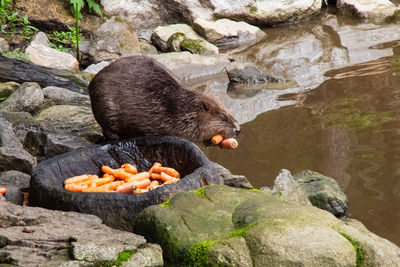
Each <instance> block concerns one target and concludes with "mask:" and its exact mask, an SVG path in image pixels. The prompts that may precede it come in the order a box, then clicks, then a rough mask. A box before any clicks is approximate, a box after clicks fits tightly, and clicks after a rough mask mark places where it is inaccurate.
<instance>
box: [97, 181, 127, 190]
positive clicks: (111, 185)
mask: <svg viewBox="0 0 400 267" xmlns="http://www.w3.org/2000/svg"><path fill="white" fill-rule="evenodd" d="M124 183H125V182H124V181H114V182H110V183H107V184H103V185H101V186H97V188H99V189H102V188H104V189H106V190H109V191H114V190H115V189H117V187H118V186H120V185H122V184H124Z"/></svg>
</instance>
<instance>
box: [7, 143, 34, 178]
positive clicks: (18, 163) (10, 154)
mask: <svg viewBox="0 0 400 267" xmlns="http://www.w3.org/2000/svg"><path fill="white" fill-rule="evenodd" d="M36 164H37V161H36V158H35V157H33V156H32V155H31V154H29V153H28V152H26V151H25V150H22V149H18V148H12V147H0V172H3V171H10V170H16V171H21V172H24V173H27V174H31V172H32V170H33V168H34V167H36Z"/></svg>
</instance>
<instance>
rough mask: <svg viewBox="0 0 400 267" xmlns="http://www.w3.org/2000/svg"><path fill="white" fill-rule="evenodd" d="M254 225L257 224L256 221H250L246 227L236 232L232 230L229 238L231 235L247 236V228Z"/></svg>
mask: <svg viewBox="0 0 400 267" xmlns="http://www.w3.org/2000/svg"><path fill="white" fill-rule="evenodd" d="M254 225H256V223H250V224H248V225H247V226H246V227H243V228H239V229H238V230H236V231H235V232H232V233H230V234H229V236H228V237H229V238H231V237H236V236H245V235H246V232H247V230H249V229H250V228H251V227H253V226H254Z"/></svg>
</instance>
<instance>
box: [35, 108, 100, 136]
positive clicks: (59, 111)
mask: <svg viewBox="0 0 400 267" xmlns="http://www.w3.org/2000/svg"><path fill="white" fill-rule="evenodd" d="M33 121H34V122H36V123H40V125H41V126H42V127H43V129H45V130H46V129H50V132H52V133H56V134H71V135H78V136H81V137H83V138H85V139H87V140H89V141H91V142H96V141H99V140H101V139H102V134H101V127H100V126H99V125H98V124H97V122H96V120H95V119H94V116H93V113H92V109H91V108H90V107H82V106H71V105H56V106H51V107H49V108H47V109H45V110H43V111H41V112H40V113H39V114H38V115H36V116H35V117H34V118H33Z"/></svg>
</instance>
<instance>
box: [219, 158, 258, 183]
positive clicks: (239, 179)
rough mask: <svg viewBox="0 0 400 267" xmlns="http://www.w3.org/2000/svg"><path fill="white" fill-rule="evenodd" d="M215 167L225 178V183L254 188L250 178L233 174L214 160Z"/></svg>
mask: <svg viewBox="0 0 400 267" xmlns="http://www.w3.org/2000/svg"><path fill="white" fill-rule="evenodd" d="M214 168H215V170H216V172H217V173H218V175H219V176H221V177H222V179H223V180H224V184H225V185H227V186H231V187H236V188H245V189H253V188H254V187H253V186H252V185H251V184H250V182H249V180H247V178H246V177H245V176H243V175H233V174H232V173H231V172H230V171H229V170H228V169H226V168H224V167H223V166H221V165H219V164H218V163H215V162H214Z"/></svg>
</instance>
